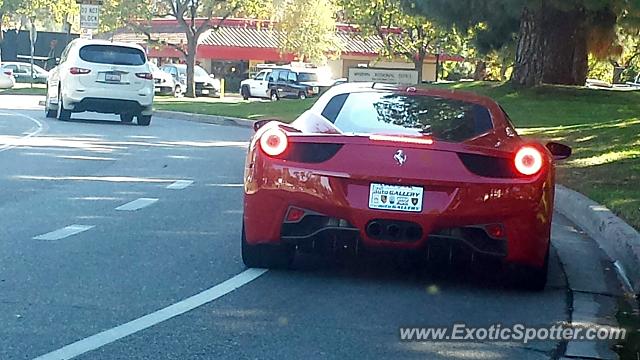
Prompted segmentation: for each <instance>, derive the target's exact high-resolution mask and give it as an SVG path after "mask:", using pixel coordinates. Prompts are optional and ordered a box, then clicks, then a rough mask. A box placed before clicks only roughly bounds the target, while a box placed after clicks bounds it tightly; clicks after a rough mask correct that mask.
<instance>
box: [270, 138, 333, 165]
mask: <svg viewBox="0 0 640 360" xmlns="http://www.w3.org/2000/svg"><path fill="white" fill-rule="evenodd" d="M341 148H342V144H326V143H296V142H290V143H289V148H288V149H287V151H286V152H285V153H284V154H283V155H282V156H280V157H279V158H281V159H283V160H289V161H295V162H302V163H312V164H317V163H321V162H325V161H327V160H329V159H331V158H332V157H333V156H334V155H335V154H336V153H337V152H338V151H339V150H340V149H341Z"/></svg>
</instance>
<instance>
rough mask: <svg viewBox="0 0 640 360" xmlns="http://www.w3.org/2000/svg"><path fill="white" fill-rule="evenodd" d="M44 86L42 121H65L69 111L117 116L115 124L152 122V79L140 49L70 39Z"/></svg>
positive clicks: (106, 42) (120, 44)
mask: <svg viewBox="0 0 640 360" xmlns="http://www.w3.org/2000/svg"><path fill="white" fill-rule="evenodd" d="M50 73H51V75H50V76H49V81H48V83H47V99H46V101H45V112H46V115H47V117H57V118H58V119H60V120H69V119H70V118H71V114H72V113H76V112H83V111H93V112H99V113H106V114H119V115H120V120H121V121H122V122H124V123H130V122H132V121H133V119H134V117H135V118H136V119H137V123H138V125H143V126H148V125H149V124H150V123H151V115H152V111H153V109H152V105H153V96H154V84H153V75H152V74H151V69H150V67H149V64H148V63H147V56H146V55H145V52H144V50H143V49H142V47H141V46H139V45H136V44H129V43H118V42H110V41H103V40H86V39H75V40H73V41H72V42H71V43H69V45H67V47H66V48H65V49H64V51H63V52H62V56H61V58H60V63H59V64H58V65H57V66H56V67H55V68H53V69H52V70H51V72H50Z"/></svg>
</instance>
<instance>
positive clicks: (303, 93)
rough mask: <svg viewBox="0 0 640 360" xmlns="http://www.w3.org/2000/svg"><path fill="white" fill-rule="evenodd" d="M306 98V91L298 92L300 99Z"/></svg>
mask: <svg viewBox="0 0 640 360" xmlns="http://www.w3.org/2000/svg"><path fill="white" fill-rule="evenodd" d="M306 98H307V94H306V93H305V92H304V91H300V92H299V93H298V99H300V100H304V99H306Z"/></svg>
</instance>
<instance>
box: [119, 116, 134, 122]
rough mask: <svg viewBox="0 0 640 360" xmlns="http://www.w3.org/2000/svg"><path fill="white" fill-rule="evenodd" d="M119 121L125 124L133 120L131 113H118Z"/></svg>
mask: <svg viewBox="0 0 640 360" xmlns="http://www.w3.org/2000/svg"><path fill="white" fill-rule="evenodd" d="M120 121H122V122H123V123H125V124H128V123H130V122H132V121H133V115H132V114H120Z"/></svg>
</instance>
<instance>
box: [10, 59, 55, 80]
mask: <svg viewBox="0 0 640 360" xmlns="http://www.w3.org/2000/svg"><path fill="white" fill-rule="evenodd" d="M0 67H1V68H2V69H3V70H5V69H9V70H11V71H12V72H13V77H14V78H15V79H16V82H19V83H29V82H31V78H33V82H34V83H39V84H46V83H47V78H49V72H48V71H47V70H45V69H43V68H41V67H40V66H38V65H35V64H34V65H33V76H32V75H31V64H29V63H24V62H3V63H2V65H0Z"/></svg>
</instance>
